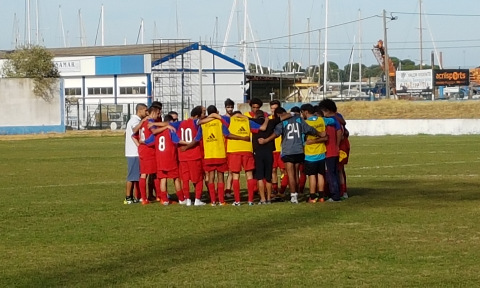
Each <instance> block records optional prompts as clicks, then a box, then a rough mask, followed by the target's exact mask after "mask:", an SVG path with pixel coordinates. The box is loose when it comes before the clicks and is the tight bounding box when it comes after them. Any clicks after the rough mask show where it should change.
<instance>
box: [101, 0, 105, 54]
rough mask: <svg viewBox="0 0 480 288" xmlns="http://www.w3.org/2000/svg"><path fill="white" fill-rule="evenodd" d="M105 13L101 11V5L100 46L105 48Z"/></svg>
mask: <svg viewBox="0 0 480 288" xmlns="http://www.w3.org/2000/svg"><path fill="white" fill-rule="evenodd" d="M104 13H105V11H104V9H103V4H102V12H101V14H102V15H101V21H102V24H101V25H102V46H105V22H104V16H105V14H104Z"/></svg>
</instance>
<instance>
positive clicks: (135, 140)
mask: <svg viewBox="0 0 480 288" xmlns="http://www.w3.org/2000/svg"><path fill="white" fill-rule="evenodd" d="M138 136H139V135H138V132H137V133H134V134H132V140H133V143H135V145H136V146H137V147H138V146H140V141H139V137H138Z"/></svg>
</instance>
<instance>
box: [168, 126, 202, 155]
mask: <svg viewBox="0 0 480 288" xmlns="http://www.w3.org/2000/svg"><path fill="white" fill-rule="evenodd" d="M174 127H175V126H174ZM175 128H176V129H177V136H178V138H180V139H181V140H183V141H185V142H188V143H190V142H192V141H193V139H195V137H197V133H198V125H197V123H196V120H193V119H191V118H190V119H187V120H184V121H182V122H179V124H178V127H175ZM198 159H203V149H202V146H201V145H197V146H195V147H194V148H192V149H188V150H186V151H181V149H180V148H179V149H178V160H179V161H193V160H198Z"/></svg>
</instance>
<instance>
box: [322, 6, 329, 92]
mask: <svg viewBox="0 0 480 288" xmlns="http://www.w3.org/2000/svg"><path fill="white" fill-rule="evenodd" d="M327 47H328V0H325V51H324V54H323V98H324V99H325V94H327V73H328V64H327V56H328V55H327V52H328V49H327Z"/></svg>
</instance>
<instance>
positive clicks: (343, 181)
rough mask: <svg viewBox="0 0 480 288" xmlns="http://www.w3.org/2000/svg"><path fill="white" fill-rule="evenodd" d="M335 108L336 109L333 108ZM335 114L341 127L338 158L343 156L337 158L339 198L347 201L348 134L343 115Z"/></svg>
mask: <svg viewBox="0 0 480 288" xmlns="http://www.w3.org/2000/svg"><path fill="white" fill-rule="evenodd" d="M335 108H337V107H336V106H335ZM334 112H335V119H337V121H338V123H340V126H342V131H343V133H342V140H341V141H340V146H339V147H338V148H339V149H340V151H339V157H340V154H341V153H344V154H343V157H340V158H339V162H338V178H339V183H340V196H341V197H342V198H344V199H348V194H347V174H346V173H345V165H347V164H348V158H349V157H350V141H349V140H348V137H349V135H350V133H349V132H348V129H347V127H345V125H347V122H346V121H345V119H344V118H343V115H342V114H340V113H338V112H337V111H334Z"/></svg>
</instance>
